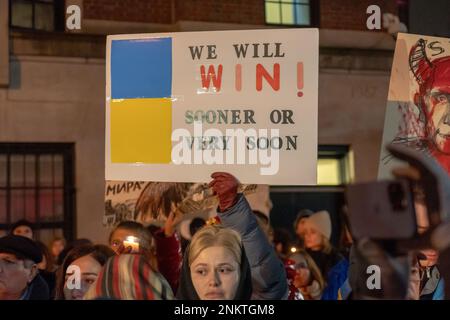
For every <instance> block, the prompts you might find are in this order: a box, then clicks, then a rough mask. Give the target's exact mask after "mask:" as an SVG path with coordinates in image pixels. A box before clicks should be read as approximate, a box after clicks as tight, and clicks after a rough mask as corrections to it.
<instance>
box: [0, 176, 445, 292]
mask: <svg viewBox="0 0 450 320" xmlns="http://www.w3.org/2000/svg"><path fill="white" fill-rule="evenodd" d="M212 178H213V180H212V182H211V183H210V187H211V188H212V189H213V190H214V192H215V194H216V195H217V197H218V200H219V205H218V208H217V216H216V217H215V218H214V219H210V220H208V221H206V222H205V223H202V224H199V225H198V226H196V227H195V228H194V229H195V230H194V229H192V237H191V239H190V241H189V242H188V243H187V244H186V245H182V242H181V239H180V235H179V232H178V231H177V229H176V227H175V226H176V224H177V222H178V221H179V219H178V218H179V213H177V211H176V208H175V207H174V210H173V211H172V212H171V213H170V214H169V216H168V218H167V220H166V221H165V223H164V225H163V226H162V227H158V226H155V225H149V226H144V225H143V224H141V223H139V222H137V221H124V222H121V223H120V224H118V225H117V226H116V227H115V228H114V229H113V230H112V231H111V233H110V236H109V238H108V239H105V241H108V245H103V244H94V243H92V242H91V241H89V240H87V239H78V240H75V241H73V242H71V243H66V242H65V240H64V239H62V238H55V239H54V240H53V241H52V242H51V243H50V244H49V246H48V247H47V246H46V245H45V244H43V243H41V242H39V241H35V240H33V225H32V224H31V223H30V222H27V221H25V220H22V221H18V222H17V223H15V224H14V225H13V226H12V228H11V230H10V232H9V234H8V235H6V236H4V237H2V238H0V300H52V299H56V300H83V299H84V300H92V299H113V300H120V299H133V300H155V299H184V300H211V299H222V300H247V299H290V300H339V299H352V298H354V296H353V295H352V289H354V288H355V287H356V286H357V284H355V282H352V278H353V279H354V278H355V276H354V275H353V277H352V273H354V272H355V265H357V264H358V261H357V259H356V258H355V255H354V252H353V246H352V237H351V232H350V228H349V226H348V224H347V223H346V219H345V218H344V219H341V223H342V226H341V228H340V229H341V231H340V235H341V241H340V242H339V245H337V246H333V245H332V243H331V240H330V239H331V235H332V232H335V230H337V228H336V227H334V228H333V225H332V222H331V217H330V214H329V213H328V212H327V211H318V212H313V211H311V210H306V209H305V210H301V211H300V212H299V213H298V216H297V218H296V219H295V221H294V224H293V230H285V229H275V230H272V227H271V225H270V220H269V218H268V217H267V216H266V215H264V214H261V212H259V211H256V210H252V208H251V207H250V205H249V203H248V201H247V199H246V197H245V196H244V195H243V194H241V193H238V185H239V182H238V180H237V179H236V178H235V177H234V176H232V175H231V174H228V173H215V174H213V175H212ZM291 231H292V232H291ZM291 234H295V235H296V239H292V237H291ZM438 258H439V255H438V253H437V252H436V251H434V250H431V249H430V250H422V251H419V253H418V254H417V256H416V257H415V260H414V263H413V267H412V268H411V277H410V285H409V290H408V296H407V298H409V299H443V298H444V294H443V281H442V280H443V279H442V277H441V276H440V273H439V260H438Z"/></svg>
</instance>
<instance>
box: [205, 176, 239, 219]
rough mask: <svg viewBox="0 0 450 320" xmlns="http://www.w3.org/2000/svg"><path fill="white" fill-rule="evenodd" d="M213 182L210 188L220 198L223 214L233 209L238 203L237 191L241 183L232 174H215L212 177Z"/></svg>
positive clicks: (220, 207)
mask: <svg viewBox="0 0 450 320" xmlns="http://www.w3.org/2000/svg"><path fill="white" fill-rule="evenodd" d="M211 178H213V181H211V182H210V183H209V187H210V188H212V189H213V191H214V193H215V194H217V197H218V198H219V210H220V211H221V212H224V211H226V210H227V209H228V208H231V207H232V206H233V205H234V204H235V203H236V201H237V190H238V186H239V181H238V180H237V179H236V178H235V177H234V176H233V175H231V174H229V173H226V172H214V173H213V174H212V175H211Z"/></svg>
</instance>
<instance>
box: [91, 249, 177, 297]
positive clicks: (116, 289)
mask: <svg viewBox="0 0 450 320" xmlns="http://www.w3.org/2000/svg"><path fill="white" fill-rule="evenodd" d="M173 298H174V296H173V292H172V289H171V288H170V285H169V284H168V282H167V281H166V279H165V278H164V277H163V276H162V275H161V274H159V273H158V272H156V271H154V270H153V269H152V267H151V266H150V264H149V263H148V261H147V260H146V259H145V257H144V256H142V255H140V254H121V255H117V256H113V257H111V258H109V259H108V261H107V262H106V264H105V266H104V267H103V269H102V271H101V272H100V274H99V276H98V278H97V280H96V282H95V283H94V284H92V286H91V287H90V288H89V290H88V292H87V293H86V295H85V296H84V299H85V300H93V299H113V300H170V299H173Z"/></svg>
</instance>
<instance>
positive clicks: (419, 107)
mask: <svg viewBox="0 0 450 320" xmlns="http://www.w3.org/2000/svg"><path fill="white" fill-rule="evenodd" d="M397 41H398V42H397V46H396V52H395V55H394V64H393V67H392V74H391V84H390V87H389V97H388V109H387V111H386V122H385V132H384V136H385V137H384V139H383V141H384V143H389V142H392V143H401V144H405V145H408V146H409V147H412V148H414V149H416V150H419V151H422V152H425V153H428V154H429V155H431V156H432V157H434V158H435V159H436V160H437V161H438V162H439V163H440V164H441V165H442V167H443V168H444V169H445V170H446V171H447V172H448V173H449V174H450V41H449V39H444V38H435V37H425V36H417V35H409V34H402V35H401V36H400V37H399V38H398V39H397ZM406 59H407V60H406ZM394 107H396V108H397V110H398V112H397V113H395V112H394V111H393V110H392V108H394ZM395 119H397V120H395ZM396 121H397V122H396ZM394 124H395V125H396V127H395V129H389V128H390V127H391V128H394V127H393V125H394ZM390 130H393V131H390ZM391 134H393V135H391ZM381 160H382V162H383V163H382V166H381V170H384V171H387V169H386V168H387V166H385V165H387V163H388V162H390V160H391V157H390V155H386V156H384V157H382V159H381ZM380 172H381V171H380ZM380 172H379V176H380Z"/></svg>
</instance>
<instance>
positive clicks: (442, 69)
mask: <svg viewBox="0 0 450 320" xmlns="http://www.w3.org/2000/svg"><path fill="white" fill-rule="evenodd" d="M425 47H426V41H425V40H423V39H420V40H419V41H418V42H417V44H416V45H415V46H414V47H413V48H412V49H411V51H410V56H409V62H410V69H411V72H412V73H413V74H414V77H415V79H416V81H417V84H418V90H417V92H416V94H415V96H414V103H415V104H416V106H418V107H419V111H420V116H421V120H422V121H423V123H424V129H425V130H424V137H423V138H425V139H426V140H427V144H428V148H429V150H430V151H431V153H432V154H433V155H434V156H436V157H437V158H438V160H439V159H440V160H444V157H445V156H449V155H450V53H449V54H448V55H447V56H444V57H440V58H437V59H435V60H432V61H430V59H429V58H428V57H427V55H426V50H425ZM445 161H446V162H448V161H450V158H448V159H445Z"/></svg>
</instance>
